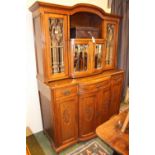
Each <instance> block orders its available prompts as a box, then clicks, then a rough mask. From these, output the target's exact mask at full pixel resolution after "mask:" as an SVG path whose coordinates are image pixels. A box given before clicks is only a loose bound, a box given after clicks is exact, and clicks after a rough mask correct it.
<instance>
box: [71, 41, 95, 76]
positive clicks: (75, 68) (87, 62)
mask: <svg viewBox="0 0 155 155" xmlns="http://www.w3.org/2000/svg"><path fill="white" fill-rule="evenodd" d="M92 51H93V45H92V41H91V39H71V51H70V58H71V60H70V64H71V70H70V75H71V76H72V77H73V78H74V77H83V76H88V75H90V74H91V65H92V61H91V56H92Z"/></svg>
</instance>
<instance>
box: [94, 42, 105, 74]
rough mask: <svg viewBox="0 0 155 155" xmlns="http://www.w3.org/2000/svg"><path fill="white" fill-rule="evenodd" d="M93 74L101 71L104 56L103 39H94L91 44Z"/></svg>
mask: <svg viewBox="0 0 155 155" xmlns="http://www.w3.org/2000/svg"><path fill="white" fill-rule="evenodd" d="M93 45H94V47H93V62H92V63H93V66H92V67H93V68H92V70H93V73H100V72H102V71H103V62H104V57H103V56H104V54H105V41H104V40H103V39H96V40H95V43H94V44H93Z"/></svg>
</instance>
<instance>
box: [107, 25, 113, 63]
mask: <svg viewBox="0 0 155 155" xmlns="http://www.w3.org/2000/svg"><path fill="white" fill-rule="evenodd" d="M113 46H114V25H113V24H107V53H106V64H108V65H109V64H111V63H112V58H113V55H112V54H113Z"/></svg>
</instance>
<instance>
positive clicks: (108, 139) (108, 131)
mask: <svg viewBox="0 0 155 155" xmlns="http://www.w3.org/2000/svg"><path fill="white" fill-rule="evenodd" d="M127 114H128V112H127V111H125V112H122V113H120V114H119V115H116V116H114V117H112V118H111V119H110V120H108V121H107V122H105V123H103V124H102V125H100V126H99V127H97V129H96V134H97V136H99V137H100V138H101V139H102V140H103V141H104V142H105V143H107V144H108V145H109V146H111V147H112V148H113V149H115V150H116V151H117V152H119V153H121V154H123V155H128V154H129V131H128V130H126V131H125V132H121V127H122V125H123V122H124V121H125V118H126V116H127Z"/></svg>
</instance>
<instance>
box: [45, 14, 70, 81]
mask: <svg viewBox="0 0 155 155" xmlns="http://www.w3.org/2000/svg"><path fill="white" fill-rule="evenodd" d="M44 20H45V33H46V35H45V36H46V38H45V40H43V41H45V44H46V49H45V52H46V53H45V60H46V62H45V66H44V67H45V68H46V75H47V78H48V81H53V80H57V79H63V78H67V77H68V59H67V58H68V54H67V37H68V35H67V32H68V31H67V20H68V19H67V16H65V15H57V14H45V19H44Z"/></svg>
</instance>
